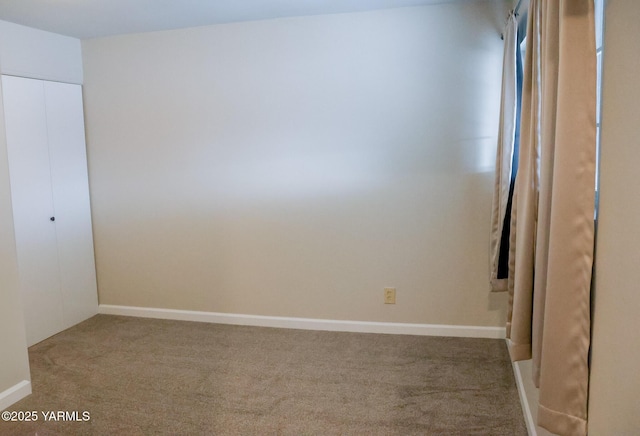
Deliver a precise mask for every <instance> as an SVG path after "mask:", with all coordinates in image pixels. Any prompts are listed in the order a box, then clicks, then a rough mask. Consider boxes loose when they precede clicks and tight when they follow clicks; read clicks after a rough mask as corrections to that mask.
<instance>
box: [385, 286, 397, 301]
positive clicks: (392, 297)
mask: <svg viewBox="0 0 640 436" xmlns="http://www.w3.org/2000/svg"><path fill="white" fill-rule="evenodd" d="M384 304H396V288H384Z"/></svg>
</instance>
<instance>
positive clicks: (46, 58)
mask: <svg viewBox="0 0 640 436" xmlns="http://www.w3.org/2000/svg"><path fill="white" fill-rule="evenodd" d="M0 68H1V71H2V74H9V75H12V76H20V77H31V78H33V79H43V80H53V81H56V82H67V83H78V84H82V56H81V47H80V40H79V39H76V38H70V37H68V36H62V35H57V34H55V33H51V32H45V31H43V30H38V29H32V28H30V27H25V26H21V25H19V24H14V23H9V22H7V21H2V20H0Z"/></svg>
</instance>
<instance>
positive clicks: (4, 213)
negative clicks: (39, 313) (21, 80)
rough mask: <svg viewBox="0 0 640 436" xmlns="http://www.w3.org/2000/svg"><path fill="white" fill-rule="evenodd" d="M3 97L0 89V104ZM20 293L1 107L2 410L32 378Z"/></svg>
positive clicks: (0, 270) (0, 354) (0, 277)
mask: <svg viewBox="0 0 640 436" xmlns="http://www.w3.org/2000/svg"><path fill="white" fill-rule="evenodd" d="M1 97H2V92H1V89H0V102H1V101H2V98H1ZM19 292H20V291H19V283H18V261H17V254H16V245H15V238H14V233H13V214H12V213H11V187H10V185H9V166H8V161H7V144H6V140H5V128H4V113H3V110H2V105H1V104H0V409H2V408H3V405H6V403H5V400H6V397H5V396H3V395H2V393H3V392H5V391H7V390H8V389H11V388H13V387H15V386H16V385H18V384H19V383H20V382H22V381H23V380H30V379H31V377H30V375H29V360H28V357H27V338H26V334H25V329H24V318H23V314H22V304H21V302H20V294H19Z"/></svg>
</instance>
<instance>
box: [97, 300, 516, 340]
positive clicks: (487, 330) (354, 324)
mask: <svg viewBox="0 0 640 436" xmlns="http://www.w3.org/2000/svg"><path fill="white" fill-rule="evenodd" d="M98 312H99V313H101V314H104V315H123V316H136V317H140V318H158V319H173V320H179V321H197V322H208V323H214V324H232V325H245V326H256V327H276V328H289V329H299V330H324V331H338V332H355V333H382V334H394V335H418V336H453V337H464V338H490V339H504V337H505V329H504V328H503V327H482V326H458V325H438V324H405V323H391V322H371V321H339V320H329V319H312V318H287V317H279V316H262V315H240V314H232V313H216V312H198V311H192V310H175V309H155V308H148V307H131V306H114V305H110V304H101V305H100V306H99V309H98Z"/></svg>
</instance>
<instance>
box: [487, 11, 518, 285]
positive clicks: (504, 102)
mask: <svg viewBox="0 0 640 436" xmlns="http://www.w3.org/2000/svg"><path fill="white" fill-rule="evenodd" d="M503 36H504V55H503V69H502V99H501V101H500V126H499V130H498V150H497V153H496V178H495V184H494V193H493V206H492V210H491V245H490V262H491V265H490V286H491V291H493V292H497V291H506V290H507V278H506V277H501V276H500V275H499V274H498V270H499V267H500V253H501V250H503V248H504V247H503V234H504V231H505V229H504V222H505V216H506V215H507V204H508V202H509V188H510V185H511V175H512V162H513V152H514V143H515V134H516V114H517V104H518V86H517V85H518V84H517V67H516V65H517V62H516V57H517V56H519V50H518V20H517V18H516V15H515V14H514V13H513V12H511V13H510V14H509V17H508V19H507V25H506V28H505V31H504V35H503Z"/></svg>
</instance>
